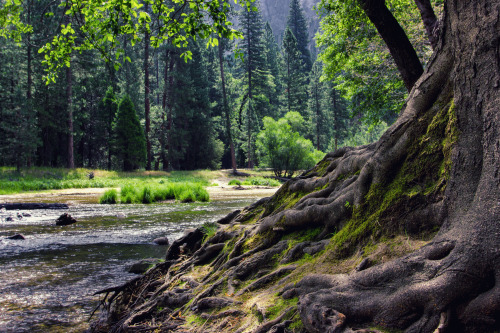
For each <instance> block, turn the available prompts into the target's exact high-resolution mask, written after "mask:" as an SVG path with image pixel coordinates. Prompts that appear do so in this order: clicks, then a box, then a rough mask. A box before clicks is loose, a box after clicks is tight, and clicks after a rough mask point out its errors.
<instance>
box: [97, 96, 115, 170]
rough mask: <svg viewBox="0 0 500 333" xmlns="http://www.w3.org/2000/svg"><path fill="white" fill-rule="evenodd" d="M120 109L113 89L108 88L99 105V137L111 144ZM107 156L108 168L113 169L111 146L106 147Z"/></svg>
mask: <svg viewBox="0 0 500 333" xmlns="http://www.w3.org/2000/svg"><path fill="white" fill-rule="evenodd" d="M117 109H118V104H117V102H116V97H115V93H114V91H113V87H108V90H107V91H106V95H105V96H104V98H103V99H102V101H101V103H99V125H100V126H99V127H98V131H99V135H100V136H102V138H103V139H104V141H105V142H111V140H112V134H113V120H114V119H115V116H116V111H117ZM105 149H106V155H107V168H108V170H110V169H111V146H110V145H109V144H107V145H106V146H105Z"/></svg>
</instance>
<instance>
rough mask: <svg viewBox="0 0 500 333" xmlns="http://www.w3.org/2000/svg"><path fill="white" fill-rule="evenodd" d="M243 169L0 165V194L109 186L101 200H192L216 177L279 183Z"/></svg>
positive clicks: (213, 183) (201, 198) (237, 181)
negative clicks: (132, 169)
mask: <svg viewBox="0 0 500 333" xmlns="http://www.w3.org/2000/svg"><path fill="white" fill-rule="evenodd" d="M245 172H246V173H248V174H249V176H248V177H241V176H240V177H233V176H231V175H230V174H229V173H228V171H227V170H226V171H224V170H218V171H211V170H195V171H172V172H164V171H135V172H119V171H106V170H92V169H84V168H78V169H63V168H43V167H36V168H28V169H22V170H21V171H20V172H18V171H16V169H15V168H13V167H0V195H4V194H14V193H22V192H31V191H50V190H59V189H70V188H72V189H78V188H110V189H109V190H107V191H106V192H105V193H104V195H103V196H102V197H101V199H100V202H102V203H151V202H157V201H164V200H178V201H182V202H191V201H208V200H209V197H208V192H207V191H206V189H205V187H207V186H216V185H219V184H217V182H218V179H219V180H220V179H224V181H227V182H228V183H229V184H230V185H237V184H241V185H262V186H280V185H281V183H280V182H279V181H277V180H274V179H270V178H268V177H270V176H271V175H272V172H270V171H255V170H250V171H247V170H245ZM90 173H93V175H94V177H93V178H90V177H89V174H90Z"/></svg>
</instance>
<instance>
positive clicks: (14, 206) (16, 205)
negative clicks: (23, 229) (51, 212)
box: [0, 202, 68, 210]
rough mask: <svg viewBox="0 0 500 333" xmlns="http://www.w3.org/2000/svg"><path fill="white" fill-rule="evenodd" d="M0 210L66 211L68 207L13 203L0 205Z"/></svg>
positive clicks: (49, 204)
mask: <svg viewBox="0 0 500 333" xmlns="http://www.w3.org/2000/svg"><path fill="white" fill-rule="evenodd" d="M2 208H5V209H6V210H33V209H68V205H66V204H63V203H42V202H13V203H0V209H2Z"/></svg>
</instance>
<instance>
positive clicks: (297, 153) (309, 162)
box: [256, 112, 319, 177]
mask: <svg viewBox="0 0 500 333" xmlns="http://www.w3.org/2000/svg"><path fill="white" fill-rule="evenodd" d="M263 122H264V130H262V131H261V132H260V133H259V134H258V136H257V142H256V144H257V150H258V153H259V155H260V157H261V160H262V164H263V165H264V166H268V167H271V168H272V169H273V171H274V174H275V175H276V176H277V177H282V176H283V177H291V176H292V175H293V173H294V172H295V171H297V170H301V169H309V168H311V167H313V166H314V164H315V163H316V162H317V161H316V160H315V158H316V155H318V154H319V153H316V152H315V150H314V147H313V144H312V142H311V141H310V140H307V139H305V138H303V137H302V136H301V135H300V134H299V133H298V132H297V131H295V130H294V129H295V128H298V127H300V124H302V123H303V122H304V119H303V118H302V116H301V115H300V114H299V113H297V112H289V113H287V114H286V115H285V117H284V118H281V119H279V120H278V121H275V120H274V119H273V118H271V117H264V119H263ZM292 125H293V127H292Z"/></svg>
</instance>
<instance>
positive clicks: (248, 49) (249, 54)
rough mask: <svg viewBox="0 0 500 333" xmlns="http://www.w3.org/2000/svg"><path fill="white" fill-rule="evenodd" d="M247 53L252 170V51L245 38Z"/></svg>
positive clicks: (249, 144)
mask: <svg viewBox="0 0 500 333" xmlns="http://www.w3.org/2000/svg"><path fill="white" fill-rule="evenodd" d="M247 35H248V36H250V27H248V31H247ZM247 53H248V62H247V66H248V112H247V118H248V119H247V125H248V128H247V140H248V168H249V169H252V168H253V156H252V155H253V154H252V150H253V147H252V102H253V95H252V69H251V67H250V64H251V63H252V50H251V48H250V38H247Z"/></svg>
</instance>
